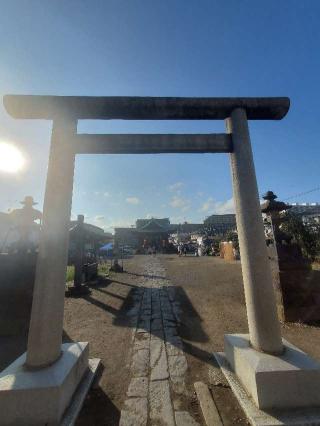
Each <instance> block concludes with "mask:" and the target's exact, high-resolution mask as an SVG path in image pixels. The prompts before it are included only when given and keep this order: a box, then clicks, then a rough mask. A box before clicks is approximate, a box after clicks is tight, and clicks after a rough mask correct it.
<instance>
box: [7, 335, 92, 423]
mask: <svg viewBox="0 0 320 426" xmlns="http://www.w3.org/2000/svg"><path fill="white" fill-rule="evenodd" d="M88 356H89V344H88V343H86V342H79V343H65V344H63V345H62V354H61V357H60V358H59V359H58V361H56V362H55V363H54V364H52V365H51V366H49V367H45V368H41V369H39V370H30V369H27V368H26V367H25V360H26V354H23V355H21V356H20V357H19V358H18V359H17V360H16V361H14V362H13V363H12V364H11V365H9V366H8V367H7V368H6V369H5V370H3V371H2V372H1V374H0V413H1V425H13V424H14V425H16V426H18V425H19V426H22V425H43V424H46V425H50V426H51V425H58V424H59V422H60V420H61V418H62V415H63V413H64V411H65V410H66V408H67V407H68V405H69V403H70V401H71V398H72V396H73V394H74V392H75V390H76V388H77V386H78V385H79V383H80V381H81V379H82V378H83V376H84V374H85V373H86V372H87V370H88Z"/></svg>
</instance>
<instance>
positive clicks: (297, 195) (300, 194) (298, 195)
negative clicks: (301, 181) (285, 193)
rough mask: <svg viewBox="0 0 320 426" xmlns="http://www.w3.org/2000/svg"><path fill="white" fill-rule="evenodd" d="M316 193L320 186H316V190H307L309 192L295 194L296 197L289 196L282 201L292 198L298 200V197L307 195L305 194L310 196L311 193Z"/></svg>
mask: <svg viewBox="0 0 320 426" xmlns="http://www.w3.org/2000/svg"><path fill="white" fill-rule="evenodd" d="M316 191H320V185H319V186H317V187H316V188H313V189H309V191H305V192H300V193H299V194H296V195H291V196H290V197H288V198H285V199H284V200H283V201H287V200H292V199H293V198H298V197H301V196H302V195H307V194H310V193H311V192H316Z"/></svg>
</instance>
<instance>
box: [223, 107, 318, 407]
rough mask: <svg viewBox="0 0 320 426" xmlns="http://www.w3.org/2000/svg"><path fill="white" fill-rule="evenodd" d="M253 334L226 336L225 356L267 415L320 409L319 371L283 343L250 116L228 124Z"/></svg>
mask: <svg viewBox="0 0 320 426" xmlns="http://www.w3.org/2000/svg"><path fill="white" fill-rule="evenodd" d="M226 126H227V132H228V133H230V134H231V135H232V142H233V151H232V153H231V154H230V157H231V170H232V181H233V193H234V202H235V209H236V218H237V228H238V235H239V245H240V254H241V266H242V275H243V283H244V293H245V300H246V307H247V317H248V326H249V334H248V335H246V334H232V335H230V334H228V335H225V339H224V346H225V356H226V358H227V361H228V363H229V365H230V366H231V368H232V370H233V372H234V373H235V374H236V376H237V378H238V379H239V381H240V382H241V384H242V385H243V387H244V388H245V390H246V392H247V393H248V394H249V395H250V396H251V398H252V399H253V401H254V402H255V404H256V406H257V407H258V408H259V409H262V410H268V409H292V408H306V407H312V406H313V407H314V406H318V407H320V365H319V363H317V362H315V361H314V360H312V359H311V358H310V357H309V356H308V355H307V354H305V353H304V352H302V351H301V350H300V349H298V348H296V347H295V346H293V345H291V344H290V343H288V342H286V341H285V340H282V339H281V333H280V323H279V320H278V317H277V311H276V301H275V295H274V290H273V284H272V276H271V268H270V263H269V259H268V253H267V246H266V242H265V236H264V228H263V222H262V215H261V210H260V203H259V195H258V188H257V181H256V175H255V169H254V163H253V156H252V149H251V143H250V136H249V129H248V122H247V115H246V111H245V109H242V108H236V109H234V110H233V111H232V113H231V114H230V117H229V118H228V119H227V120H226Z"/></svg>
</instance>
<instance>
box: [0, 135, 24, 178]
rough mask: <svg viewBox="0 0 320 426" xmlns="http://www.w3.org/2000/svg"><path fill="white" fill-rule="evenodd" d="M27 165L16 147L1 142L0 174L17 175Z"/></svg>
mask: <svg viewBox="0 0 320 426" xmlns="http://www.w3.org/2000/svg"><path fill="white" fill-rule="evenodd" d="M24 163H25V159H24V157H23V155H22V153H21V151H20V150H19V149H18V148H17V147H15V146H14V145H12V144H10V143H6V142H0V172H5V173H17V172H19V171H20V170H21V169H22V167H23V165H24Z"/></svg>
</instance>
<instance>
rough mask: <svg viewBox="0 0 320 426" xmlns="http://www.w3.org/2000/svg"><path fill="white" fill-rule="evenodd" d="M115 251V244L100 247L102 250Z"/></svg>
mask: <svg viewBox="0 0 320 426" xmlns="http://www.w3.org/2000/svg"><path fill="white" fill-rule="evenodd" d="M112 249H113V243H108V244H105V245H104V246H102V247H100V250H103V251H108V250H112Z"/></svg>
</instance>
